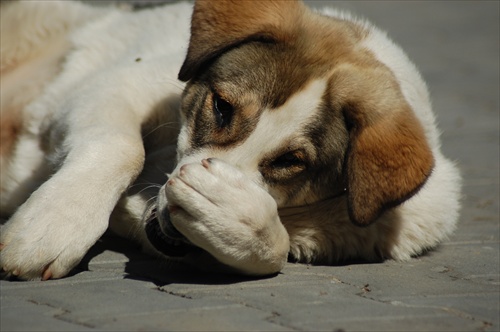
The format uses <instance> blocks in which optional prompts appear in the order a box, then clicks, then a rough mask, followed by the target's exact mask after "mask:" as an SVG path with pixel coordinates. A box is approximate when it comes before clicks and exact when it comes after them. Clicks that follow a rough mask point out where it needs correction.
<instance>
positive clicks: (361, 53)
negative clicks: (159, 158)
mask: <svg viewBox="0 0 500 332" xmlns="http://www.w3.org/2000/svg"><path fill="white" fill-rule="evenodd" d="M191 32H192V35H191V41H190V46H189V51H188V55H187V58H186V60H185V62H184V65H183V67H182V69H181V71H180V73H179V78H180V79H181V80H184V81H188V84H187V87H186V89H185V92H184V96H183V101H182V106H181V112H182V119H183V126H182V129H181V134H180V137H179V142H178V157H179V162H180V164H184V163H188V162H198V161H200V160H201V159H203V158H210V157H215V158H220V159H222V160H224V161H226V162H228V163H230V164H232V165H234V166H236V167H238V168H239V169H240V170H241V171H243V172H244V173H245V174H246V175H247V176H248V177H250V178H252V179H253V180H254V181H255V182H257V183H258V184H260V185H261V186H263V187H264V188H266V189H267V191H268V192H269V193H270V194H271V195H272V196H273V197H274V198H275V200H276V201H277V203H278V206H279V207H285V206H292V205H303V204H310V203H313V202H315V201H318V200H321V199H324V198H328V197H332V196H337V195H339V194H342V193H344V191H345V192H346V194H347V198H348V206H349V210H350V211H349V212H350V216H351V220H352V221H353V222H355V223H357V224H362V225H367V224H370V223H372V222H373V221H374V220H375V219H376V218H377V217H378V216H379V215H380V214H381V213H382V212H383V211H384V210H385V209H386V208H387V207H390V206H394V205H396V204H398V203H400V202H402V201H404V200H405V199H407V198H408V197H410V196H411V195H412V194H413V193H414V192H416V190H418V188H419V187H420V186H421V185H422V184H423V183H424V182H425V179H426V178H427V177H428V175H429V174H430V172H431V169H432V165H433V157H432V153H431V151H430V150H429V147H428V145H427V143H426V140H425V137H424V133H423V129H422V128H421V126H420V124H419V122H418V120H417V119H416V118H415V115H414V114H413V112H412V110H411V108H410V106H409V104H408V102H407V101H406V100H405V98H404V96H403V94H402V92H401V89H400V87H399V84H398V82H397V80H396V78H395V76H394V75H393V73H392V72H391V70H390V69H389V68H387V67H386V66H385V65H383V64H382V63H381V62H379V61H377V59H376V58H375V56H374V55H373V54H372V53H371V52H370V50H368V49H367V48H365V47H363V46H362V41H363V39H364V38H365V37H366V34H368V33H369V32H368V31H365V30H364V28H363V27H362V26H359V25H356V24H354V23H352V22H348V21H344V20H339V19H333V18H329V17H324V16H320V15H318V14H314V13H312V12H311V11H309V10H308V9H307V8H306V7H305V6H304V5H303V4H302V3H299V2H295V1H268V2H231V1H214V2H210V1H199V2H197V3H196V5H195V9H194V13H193V21H192V31H191Z"/></svg>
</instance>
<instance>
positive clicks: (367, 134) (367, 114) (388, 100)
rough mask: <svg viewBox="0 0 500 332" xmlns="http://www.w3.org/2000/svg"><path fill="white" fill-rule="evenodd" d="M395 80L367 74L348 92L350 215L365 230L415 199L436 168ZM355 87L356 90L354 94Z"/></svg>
mask: <svg viewBox="0 0 500 332" xmlns="http://www.w3.org/2000/svg"><path fill="white" fill-rule="evenodd" d="M354 76H356V74H355V75H354ZM389 76H390V77H389ZM358 78H359V75H358ZM391 78H392V74H390V75H388V74H387V71H386V73H385V74H380V73H375V75H371V76H370V75H366V74H365V75H364V77H362V79H363V81H360V80H358V79H354V80H353V81H352V82H350V83H351V84H352V83H357V84H354V85H350V87H351V88H349V89H346V90H345V91H344V93H346V92H347V94H348V97H347V98H346V99H345V102H344V105H343V113H344V117H345V119H346V123H347V124H348V127H350V129H349V130H350V142H349V148H348V152H347V155H346V160H345V168H344V173H345V174H346V175H347V195H348V206H349V215H350V218H351V221H352V222H353V223H355V224H357V225H361V226H363V225H369V224H371V223H372V222H374V221H375V220H376V219H377V218H378V217H379V216H380V214H382V213H383V212H384V211H385V210H386V209H387V208H390V207H393V206H396V205H398V204H400V203H402V202H404V201H405V200H407V199H408V198H410V197H411V196H412V195H414V194H415V193H416V192H417V191H418V190H419V189H420V188H421V186H422V185H423V184H424V183H425V181H426V180H427V178H428V177H429V175H430V174H431V171H432V168H433V165H434V159H433V155H432V151H431V150H430V148H429V145H428V143H427V140H426V137H425V133H424V130H423V128H422V126H421V124H420V122H419V120H418V119H417V118H416V116H415V114H414V113H413V111H412V110H411V108H410V106H409V104H408V103H407V102H406V99H405V98H404V97H403V95H402V93H401V91H400V88H399V85H398V84H397V83H396V82H395V81H394V79H391ZM347 81H349V80H347ZM352 88H354V89H356V91H352V90H351V91H350V92H349V90H350V89H352Z"/></svg>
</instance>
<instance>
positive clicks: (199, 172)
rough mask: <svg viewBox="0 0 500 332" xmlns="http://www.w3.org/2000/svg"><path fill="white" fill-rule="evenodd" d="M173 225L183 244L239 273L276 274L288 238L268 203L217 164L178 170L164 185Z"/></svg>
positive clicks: (241, 176)
mask: <svg viewBox="0 0 500 332" xmlns="http://www.w3.org/2000/svg"><path fill="white" fill-rule="evenodd" d="M165 192H166V196H167V201H168V208H169V211H170V218H171V220H172V223H173V225H174V226H175V227H176V228H177V229H178V230H179V231H180V232H181V233H182V234H183V235H184V236H186V237H187V238H188V239H189V241H191V242H192V243H193V244H195V245H196V246H198V247H200V248H202V249H204V250H206V251H208V252H209V253H210V254H211V255H212V256H214V257H215V258H216V259H218V260H219V261H220V262H222V263H224V264H226V265H228V266H231V267H233V268H235V269H237V270H239V271H241V272H243V273H247V274H255V275H263V274H270V273H276V272H278V271H280V270H281V268H282V267H283V265H284V264H285V262H286V259H287V255H288V250H289V239H288V234H287V232H286V230H285V228H284V226H283V225H282V224H281V222H280V220H279V216H278V211H277V206H276V202H275V201H274V199H273V198H272V197H271V196H270V195H269V194H268V193H267V192H266V191H265V190H264V189H263V188H261V187H260V186H259V185H257V184H256V183H254V182H253V181H251V180H250V179H249V178H248V177H246V176H245V175H244V174H243V173H242V172H240V171H239V170H238V169H236V168H235V167H233V166H231V165H229V164H227V163H225V162H223V161H221V160H218V159H204V160H202V161H201V162H200V163H191V164H185V165H183V166H181V167H180V168H178V171H177V172H174V174H173V175H172V176H171V178H170V179H169V181H168V182H167V184H166V185H165Z"/></svg>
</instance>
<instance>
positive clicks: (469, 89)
mask: <svg viewBox="0 0 500 332" xmlns="http://www.w3.org/2000/svg"><path fill="white" fill-rule="evenodd" d="M318 3H319V2H318V1H315V2H314V5H316V4H318ZM336 5H337V6H338V7H341V8H347V9H352V10H355V11H356V12H357V13H359V14H360V15H363V16H365V17H367V18H370V19H371V20H373V21H374V22H375V23H376V24H377V25H379V26H381V27H383V28H384V29H386V30H387V31H388V32H389V34H390V35H391V36H392V37H393V38H394V39H395V40H396V41H397V42H398V43H400V44H402V45H403V47H404V48H405V49H406V50H407V52H408V53H409V54H410V56H411V58H412V59H414V61H415V62H416V63H417V65H418V66H419V67H420V68H421V70H422V73H423V76H424V77H425V78H426V79H427V81H428V83H429V86H430V89H431V91H432V94H433V100H434V105H435V109H436V111H437V112H438V114H439V122H440V125H441V128H442V129H443V136H442V138H443V148H444V150H445V152H446V153H447V155H449V156H450V157H452V158H454V159H456V160H457V161H458V162H459V163H460V164H461V169H462V172H463V176H464V190H465V196H464V200H463V206H464V207H463V212H462V218H461V222H460V226H459V228H458V231H457V232H456V234H455V235H454V236H452V237H451V239H450V240H449V241H448V242H446V243H445V244H443V245H442V246H441V247H440V248H439V249H438V250H437V251H435V252H432V253H430V254H428V255H427V256H425V257H421V258H417V259H414V260H412V261H410V262H407V263H401V264H400V263H395V262H386V263H383V264H372V265H369V264H351V265H345V266H333V267H326V266H319V267H313V266H306V265H294V264H289V265H288V266H287V267H286V268H285V269H284V270H283V273H281V274H279V275H278V276H276V277H273V278H269V279H264V280H245V279H241V278H231V277H222V276H213V275H200V274H199V273H197V272H194V271H190V270H188V269H187V268H186V267H183V266H180V265H175V264H170V265H167V264H166V263H162V262H158V261H155V260H153V259H151V258H149V257H146V256H143V255H141V254H140V253H139V252H138V251H136V250H135V249H134V248H130V245H128V244H126V243H125V242H123V241H121V240H119V239H116V238H112V237H106V238H104V239H103V240H102V241H101V242H100V243H98V244H97V245H96V246H95V248H93V250H92V251H91V253H89V255H87V257H86V260H85V262H84V263H83V264H82V265H81V270H82V271H81V272H80V273H77V274H75V275H73V276H71V277H68V278H65V279H62V280H54V281H47V282H8V281H1V282H0V290H1V311H0V314H1V316H0V319H1V325H0V330H1V331H11V330H12V331H13V330H43V331H44V330H64V331H73V330H307V331H311V330H329V331H342V330H345V331H355V330H383V331H388V330H398V331H399V330H414V331H422V330H437V331H444V330H449V331H451V330H462V331H475V330H479V331H481V330H487V331H490V330H491V331H493V330H499V329H500V319H499V312H500V308H499V302H500V300H499V297H500V289H499V288H500V281H499V275H500V271H499V264H500V257H499V237H500V236H499V171H498V170H499V40H500V38H499V2H498V1H489V2H481V1H473V2H472V1H470V2H469V1H456V2H452V1H443V2H427V1H423V2H413V1H412V2H410V1H407V2H396V1H385V2H377V1H373V2H364V1H354V2H339V3H336Z"/></svg>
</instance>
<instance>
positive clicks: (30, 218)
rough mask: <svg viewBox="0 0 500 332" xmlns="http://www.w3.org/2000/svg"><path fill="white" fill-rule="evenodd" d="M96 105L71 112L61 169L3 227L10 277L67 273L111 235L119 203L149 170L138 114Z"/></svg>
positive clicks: (1, 258)
mask: <svg viewBox="0 0 500 332" xmlns="http://www.w3.org/2000/svg"><path fill="white" fill-rule="evenodd" d="M107 106H110V105H107ZM93 107H96V106H95V105H92V104H91V105H89V104H87V105H86V108H87V109H84V110H81V109H78V110H73V111H72V112H69V113H68V114H67V116H66V120H65V124H66V125H67V130H66V132H67V134H66V136H65V137H64V139H63V141H64V145H65V146H66V147H67V151H65V152H64V153H63V157H64V160H63V162H62V165H61V167H60V168H59V170H58V171H57V172H56V173H55V174H54V175H53V176H52V177H51V178H50V179H49V180H48V181H47V182H45V183H44V184H43V185H42V186H41V187H40V188H38V190H36V191H35V192H34V193H33V194H32V195H31V197H30V198H29V199H28V200H27V201H26V202H25V203H24V204H23V205H22V206H21V207H20V208H19V209H18V211H17V212H16V213H15V214H14V215H13V216H12V218H11V219H10V220H9V221H8V223H7V224H6V225H5V226H4V228H3V229H2V234H1V238H0V243H1V249H2V251H1V253H0V266H1V267H2V268H3V269H4V270H5V271H7V272H10V273H12V274H13V275H17V276H19V277H21V278H23V279H32V278H37V277H40V276H42V277H43V279H48V278H51V277H61V276H64V275H65V274H67V273H68V272H69V270H70V269H71V268H73V267H74V266H75V265H76V264H77V263H78V262H79V261H80V260H81V258H82V257H83V255H84V254H85V253H86V252H87V250H88V249H89V248H90V246H92V245H93V244H94V243H95V241H96V240H97V239H98V238H99V237H100V236H101V235H102V234H103V233H104V231H105V230H106V228H107V226H108V219H109V215H110V213H111V211H112V210H113V208H114V206H115V204H116V202H117V200H118V199H119V197H120V195H121V194H122V193H123V191H124V190H125V189H126V188H127V186H128V185H129V183H130V182H131V181H132V180H133V179H134V178H135V177H136V175H137V174H138V173H139V171H140V170H141V169H142V163H143V159H144V149H143V146H142V140H141V135H140V128H139V126H140V122H137V119H136V118H135V117H134V116H133V113H132V112H128V111H127V110H126V109H125V110H124V109H120V108H116V107H113V106H111V109H110V111H106V113H105V114H104V113H101V114H102V115H101V116H97V112H94V111H92V108H93ZM98 109H102V108H100V107H99V108H98ZM118 110H119V112H120V114H112V113H113V111H115V112H118ZM110 113H111V114H110Z"/></svg>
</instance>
